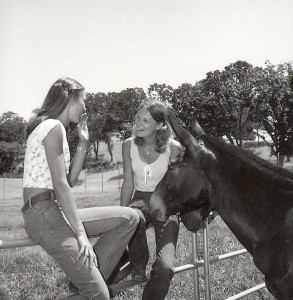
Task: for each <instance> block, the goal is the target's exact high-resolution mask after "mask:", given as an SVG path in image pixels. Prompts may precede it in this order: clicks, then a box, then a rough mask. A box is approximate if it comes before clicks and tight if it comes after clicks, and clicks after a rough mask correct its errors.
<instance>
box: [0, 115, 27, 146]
mask: <svg viewBox="0 0 293 300" xmlns="http://www.w3.org/2000/svg"><path fill="white" fill-rule="evenodd" d="M25 126H26V122H25V120H24V119H23V118H22V117H20V116H18V114H16V113H14V112H11V111H8V112H5V113H3V114H2V116H1V117H0V141H5V142H7V143H12V142H17V143H19V144H23V143H24V141H25V132H24V131H25Z"/></svg>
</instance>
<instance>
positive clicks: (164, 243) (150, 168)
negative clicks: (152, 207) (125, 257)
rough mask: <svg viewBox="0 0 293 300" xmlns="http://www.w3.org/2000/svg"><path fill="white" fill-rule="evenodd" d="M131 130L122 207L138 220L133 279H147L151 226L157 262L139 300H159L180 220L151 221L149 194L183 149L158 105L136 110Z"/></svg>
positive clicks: (125, 144) (124, 152)
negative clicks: (136, 215) (150, 227)
mask: <svg viewBox="0 0 293 300" xmlns="http://www.w3.org/2000/svg"><path fill="white" fill-rule="evenodd" d="M133 131H134V136H133V137H131V138H129V139H127V140H125V141H124V142H123V145H122V155H123V167H124V181H123V185H122V189H121V205H122V206H131V207H133V208H136V209H137V211H138V214H139V215H140V219H141V221H140V224H139V226H138V228H137V230H136V232H135V234H134V236H133V238H132V240H131V242H130V244H129V254H130V262H131V263H132V265H133V271H132V279H133V280H137V281H145V280H146V276H145V271H146V265H147V263H148V260H149V250H148V245H147V237H146V230H147V228H148V225H149V223H152V224H153V226H154V230H155V236H156V261H155V262H154V264H153V266H152V271H151V279H150V281H149V282H148V283H147V284H146V286H145V288H144V292H143V296H142V299H144V300H160V299H164V298H165V296H166V294H167V292H168V289H169V286H170V281H171V279H172V278H173V275H174V272H173V269H172V265H173V261H174V257H175V249H176V243H177V238H178V232H179V220H178V217H177V216H170V217H169V219H168V220H167V221H166V222H158V221H156V220H154V219H153V218H152V217H151V216H150V214H149V210H148V207H149V206H148V203H149V200H150V197H151V195H152V192H153V191H154V190H155V188H156V186H157V184H158V183H159V182H160V181H161V179H162V178H163V177H164V175H165V173H166V171H167V169H168V165H169V162H170V161H175V160H176V159H177V157H178V156H179V155H180V153H181V151H182V149H181V145H180V144H179V143H178V142H177V141H175V140H174V139H172V138H171V128H170V126H169V124H168V123H167V120H166V107H165V105H164V104H162V103H161V102H149V103H148V102H146V103H143V104H142V105H141V106H140V107H139V109H138V111H137V114H136V116H135V121H134V130H133ZM133 192H134V193H133Z"/></svg>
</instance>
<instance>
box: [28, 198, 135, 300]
mask: <svg viewBox="0 0 293 300" xmlns="http://www.w3.org/2000/svg"><path fill="white" fill-rule="evenodd" d="M78 212H79V214H80V217H81V220H82V222H83V224H84V227H85V230H86V233H87V235H88V237H89V238H97V241H96V243H95V244H94V246H93V248H94V251H95V253H96V255H97V258H98V265H99V268H97V267H95V266H94V267H93V268H90V267H89V265H88V264H83V262H82V259H80V260H78V261H77V260H76V257H77V254H78V252H79V245H78V242H77V239H76V235H75V233H74V232H73V230H72V228H71V226H70V225H69V223H68V221H67V220H66V218H65V217H64V214H63V212H62V209H61V207H60V206H59V204H58V203H57V202H56V201H50V200H48V201H42V202H39V203H37V204H36V205H34V206H33V207H31V208H29V209H28V210H27V211H26V213H25V215H24V220H25V229H26V232H27V235H28V236H29V237H30V238H31V239H32V240H33V241H34V242H36V243H38V244H39V245H40V246H41V247H42V248H43V249H44V250H45V251H46V252H47V253H48V254H49V255H51V256H52V257H53V258H54V259H55V260H56V262H57V263H58V264H59V266H60V267H61V269H62V270H63V271H64V272H65V274H66V275H67V277H68V278H69V279H70V281H72V283H73V284H74V285H75V286H76V287H77V288H78V291H79V295H71V296H68V297H67V298H66V299H72V300H73V299H95V300H105V299H110V296H109V291H108V288H107V285H106V283H105V280H107V279H108V278H109V276H110V275H111V273H112V271H113V270H114V268H115V266H116V265H117V263H118V261H119V259H120V257H121V255H122V254H123V252H124V250H125V248H126V247H127V244H128V243H129V240H130V239H131V237H132V235H133V233H134V231H135V229H136V227H137V224H138V222H139V217H138V215H137V213H136V212H135V211H134V210H133V209H131V208H129V207H120V206H108V207H91V208H84V209H79V210H78Z"/></svg>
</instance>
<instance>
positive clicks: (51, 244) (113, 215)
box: [22, 78, 139, 300]
mask: <svg viewBox="0 0 293 300" xmlns="http://www.w3.org/2000/svg"><path fill="white" fill-rule="evenodd" d="M85 97H86V94H85V91H84V87H83V86H82V85H81V84H80V83H78V82H77V81H76V80H74V79H70V78H61V79H59V80H57V81H56V82H55V83H54V84H53V85H52V87H51V88H50V90H49V92H48V95H47V97H46V99H45V101H44V103H43V105H42V107H41V109H40V110H39V112H38V114H37V117H36V118H35V119H34V120H33V121H32V122H31V123H30V124H29V126H28V128H27V136H28V139H27V149H26V154H25V163H24V177H23V195H24V206H23V208H22V212H23V215H24V220H25V229H26V232H27V234H28V236H29V237H30V238H31V239H32V240H33V241H34V242H36V243H38V244H39V245H40V246H41V247H42V248H43V249H44V250H45V251H46V252H47V253H48V254H49V255H51V256H52V257H53V258H54V259H55V260H56V262H57V263H58V264H59V266H60V267H61V269H62V270H63V271H64V272H65V274H66V275H67V276H68V278H69V279H70V281H71V283H72V285H74V286H75V287H76V290H77V293H76V294H74V295H70V296H68V297H66V299H72V300H74V299H95V300H98V299H99V300H107V299H110V295H109V291H108V287H107V285H106V283H105V280H107V279H108V278H109V277H110V275H111V273H112V272H113V270H114V268H115V267H116V265H117V263H118V261H119V259H120V257H121V255H122V254H123V252H124V250H125V248H126V246H127V244H128V243H129V240H130V238H131V237H132V235H133V233H134V231H135V229H136V227H137V224H138V222H139V217H138V214H137V213H136V212H135V210H133V209H131V208H128V207H121V206H109V207H91V208H84V209H77V208H76V203H75V200H74V195H73V194H72V191H71V189H70V186H73V185H74V183H75V182H76V180H77V179H78V175H79V173H80V171H81V168H82V165H83V161H84V158H85V153H86V147H87V142H88V138H89V136H88V129H87V123H86V115H85V114H84V112H85V104H84V100H85ZM82 115H83V116H82ZM70 122H73V123H78V133H79V144H78V147H77V149H76V152H75V154H74V157H73V159H72V161H71V162H70V155H69V148H68V143H67V138H66V130H65V128H67V126H68V125H69V123H70ZM98 236H99V239H98V240H97V241H96V243H95V244H94V245H93V246H92V245H91V244H90V242H89V240H88V238H89V237H93V238H96V237H98Z"/></svg>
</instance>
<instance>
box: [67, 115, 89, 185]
mask: <svg viewBox="0 0 293 300" xmlns="http://www.w3.org/2000/svg"><path fill="white" fill-rule="evenodd" d="M77 129H78V136H79V143H78V146H77V150H76V151H75V153H74V156H73V159H72V161H71V164H70V169H69V174H67V180H68V183H69V185H70V186H71V187H72V186H74V185H75V183H76V181H77V179H78V176H79V174H80V171H81V169H82V166H83V162H84V158H85V153H86V148H87V143H88V140H89V133H88V128H87V117H86V115H85V116H84V117H83V118H82V120H81V121H80V122H79V124H78V125H77Z"/></svg>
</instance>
